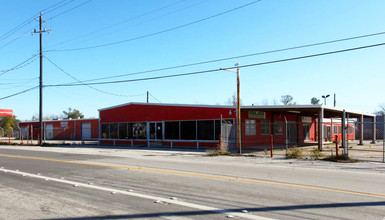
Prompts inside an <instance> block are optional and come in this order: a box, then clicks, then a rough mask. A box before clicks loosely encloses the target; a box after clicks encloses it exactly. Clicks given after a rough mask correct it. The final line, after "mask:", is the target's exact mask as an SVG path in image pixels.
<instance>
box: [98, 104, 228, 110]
mask: <svg viewBox="0 0 385 220" xmlns="http://www.w3.org/2000/svg"><path fill="white" fill-rule="evenodd" d="M128 105H158V106H180V107H198V108H199V107H205V108H235V106H232V105H197V104H175V103H173V104H171V103H146V102H129V103H125V104H121V105H115V106H111V107H106V108H101V109H98V111H104V110H108V109H113V108H119V107H123V106H128Z"/></svg>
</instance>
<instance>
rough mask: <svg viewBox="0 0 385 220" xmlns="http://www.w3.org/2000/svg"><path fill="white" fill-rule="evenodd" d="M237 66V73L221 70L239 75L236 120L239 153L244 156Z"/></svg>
mask: <svg viewBox="0 0 385 220" xmlns="http://www.w3.org/2000/svg"><path fill="white" fill-rule="evenodd" d="M235 66H236V67H237V71H234V70H230V69H222V68H221V69H220V70H225V71H229V72H233V73H236V74H237V112H236V120H237V122H236V123H237V148H238V153H240V154H242V147H241V144H242V142H241V98H240V96H241V92H240V89H241V83H240V77H239V67H238V66H239V63H236V64H235Z"/></svg>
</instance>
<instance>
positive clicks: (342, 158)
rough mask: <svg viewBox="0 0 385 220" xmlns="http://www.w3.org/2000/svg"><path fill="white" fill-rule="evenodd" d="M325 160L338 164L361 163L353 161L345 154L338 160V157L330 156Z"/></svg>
mask: <svg viewBox="0 0 385 220" xmlns="http://www.w3.org/2000/svg"><path fill="white" fill-rule="evenodd" d="M324 160H327V161H334V162H338V163H357V162H359V160H357V159H352V158H350V157H349V156H347V155H345V154H342V155H339V156H338V159H337V158H336V156H329V157H326V158H325V159H324Z"/></svg>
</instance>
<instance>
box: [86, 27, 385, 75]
mask: <svg viewBox="0 0 385 220" xmlns="http://www.w3.org/2000/svg"><path fill="white" fill-rule="evenodd" d="M383 34H385V32H377V33H371V34H365V35H359V36H354V37H347V38H341V39H337V40H330V41H323V42H318V43H312V44H305V45H300V46H294V47H288V48H282V49H276V50H269V51H263V52H257V53H252V54H246V55H240V56H233V57H226V58H220V59H215V60H209V61H202V62H196V63H190V64H182V65H177V66H171V67H164V68H159V69H153V70H146V71H139V72H134V73H125V74H119V75H115V76H108V77H102V78H95V79H90V80H83V81H82V82H92V81H98V80H105V79H112V78H118V77H123V76H132V75H139V74H145V73H152V72H159V71H164V70H171V69H178V68H183V67H190V66H197V65H203V64H208V63H216V62H221V61H226V60H234V59H241V58H246V57H252V56H259V55H265V54H271V53H278V52H283V51H289V50H296V49H302V48H307V47H314V46H320V45H325V44H331V43H338V42H343V41H349V40H356V39H360V38H367V37H373V36H378V35H383Z"/></svg>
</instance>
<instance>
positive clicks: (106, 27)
mask: <svg viewBox="0 0 385 220" xmlns="http://www.w3.org/2000/svg"><path fill="white" fill-rule="evenodd" d="M183 1H186V0H179V1H177V2H174V3H171V4H169V5H166V6H163V7H161V8H157V9H154V10H151V11H149V12H146V13H143V14H141V15H138V16H135V17H132V18H129V19H126V20H123V21H120V22H117V23H114V24H111V25H108V26H105V27H103V28H100V29H98V30H95V31H92V32H88V33H86V34H82V35H80V36H77V37H74V38H72V39H69V40H65V41H62V42H60V43H57V44H55V45H61V44H64V43H66V42H70V41H74V40H76V39H79V38H82V37H85V36H90V35H91V34H94V33H98V32H100V31H103V30H106V29H109V28H112V27H115V26H118V25H121V24H124V23H126V22H129V21H132V20H135V19H138V18H141V17H144V16H146V15H149V14H152V13H154V12H157V11H160V10H163V9H165V8H168V7H171V6H174V5H176V4H179V3H180V2H183ZM55 45H53V46H55ZM53 46H50V47H53Z"/></svg>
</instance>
